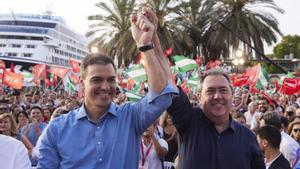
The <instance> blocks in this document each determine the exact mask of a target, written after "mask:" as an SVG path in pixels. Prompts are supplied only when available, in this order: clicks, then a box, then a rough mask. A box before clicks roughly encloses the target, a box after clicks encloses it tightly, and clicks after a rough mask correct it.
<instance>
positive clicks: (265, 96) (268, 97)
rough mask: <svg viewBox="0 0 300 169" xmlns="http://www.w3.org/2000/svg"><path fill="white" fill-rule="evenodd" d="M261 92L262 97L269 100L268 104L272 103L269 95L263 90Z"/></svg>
mask: <svg viewBox="0 0 300 169" xmlns="http://www.w3.org/2000/svg"><path fill="white" fill-rule="evenodd" d="M261 94H262V96H263V97H264V98H266V99H267V100H268V101H269V104H273V100H272V99H271V97H270V96H269V95H267V94H266V93H265V92H264V91H263V92H261Z"/></svg>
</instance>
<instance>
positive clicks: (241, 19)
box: [204, 0, 283, 60]
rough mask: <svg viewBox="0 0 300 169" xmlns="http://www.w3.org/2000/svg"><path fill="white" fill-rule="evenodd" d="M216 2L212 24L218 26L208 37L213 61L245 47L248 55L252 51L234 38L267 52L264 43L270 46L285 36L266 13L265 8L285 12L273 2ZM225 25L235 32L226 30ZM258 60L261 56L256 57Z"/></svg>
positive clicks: (214, 3) (211, 29) (209, 32)
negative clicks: (280, 36)
mask: <svg viewBox="0 0 300 169" xmlns="http://www.w3.org/2000/svg"><path fill="white" fill-rule="evenodd" d="M210 2H211V3H213V5H212V6H213V7H212V10H211V13H210V14H209V15H210V16H212V17H211V22H212V23H216V24H215V25H214V26H213V25H212V26H211V27H210V29H208V31H207V33H205V35H204V37H206V39H207V50H208V51H209V52H208V54H209V57H210V59H213V60H214V59H217V58H219V57H220V56H221V55H223V56H224V57H228V54H229V51H233V52H234V51H235V50H236V49H238V48H243V50H244V51H245V53H246V55H247V56H250V55H251V53H252V50H251V49H250V48H249V47H248V46H247V45H246V44H243V43H241V41H240V40H239V39H238V38H237V37H236V36H235V35H234V34H237V35H239V37H240V38H241V39H243V40H245V41H246V42H248V43H250V44H253V45H254V47H255V48H256V49H258V50H259V51H260V52H261V53H264V47H263V42H264V41H265V42H266V43H267V44H268V45H271V44H272V43H274V42H276V41H277V38H276V34H279V35H282V33H281V31H280V30H279V28H278V22H277V20H276V19H275V17H274V16H273V15H272V14H270V13H267V12H264V11H267V10H263V9H264V8H269V9H273V10H275V11H276V12H279V13H283V10H282V9H280V8H279V7H278V6H276V4H275V3H274V2H273V0H219V1H210ZM220 22H221V23H222V24H223V25H225V26H226V27H227V28H229V29H230V30H232V32H233V33H231V32H229V31H228V30H226V28H225V27H224V26H222V25H221V24H218V23H220ZM256 58H257V59H260V56H259V55H258V54H256Z"/></svg>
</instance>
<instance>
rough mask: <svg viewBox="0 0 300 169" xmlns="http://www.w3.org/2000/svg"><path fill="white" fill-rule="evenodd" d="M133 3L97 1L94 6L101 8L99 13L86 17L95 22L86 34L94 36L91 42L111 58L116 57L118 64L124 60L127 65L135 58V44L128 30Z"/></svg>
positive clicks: (115, 0)
mask: <svg viewBox="0 0 300 169" xmlns="http://www.w3.org/2000/svg"><path fill="white" fill-rule="evenodd" d="M135 5H136V4H135V0H109V1H108V2H99V3H97V4H96V6H97V7H99V8H100V9H101V14H98V15H92V16H89V17H88V20H90V21H94V22H95V24H92V25H91V26H90V28H91V31H89V32H88V33H87V34H86V36H92V35H94V36H96V37H97V38H96V39H95V40H94V41H93V43H95V44H96V45H100V47H98V48H99V49H102V50H103V52H105V53H107V54H108V55H110V56H112V57H113V59H114V58H115V57H117V58H118V65H120V64H121V63H124V62H125V64H126V65H128V64H129V63H130V62H131V61H132V60H135V59H136V58H137V54H136V52H135V51H136V44H135V42H134V40H133V38H132V36H131V31H130V26H131V25H130V15H131V14H132V13H133V11H134V7H135ZM97 33H99V34H100V36H97V35H96V34H97Z"/></svg>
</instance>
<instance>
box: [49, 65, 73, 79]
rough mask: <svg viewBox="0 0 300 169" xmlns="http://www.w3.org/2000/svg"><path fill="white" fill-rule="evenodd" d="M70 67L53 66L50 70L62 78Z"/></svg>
mask: <svg viewBox="0 0 300 169" xmlns="http://www.w3.org/2000/svg"><path fill="white" fill-rule="evenodd" d="M69 70H70V69H67V68H60V67H54V66H51V67H50V69H49V72H50V73H51V74H54V75H56V76H58V77H60V78H62V79H63V78H64V77H65V76H66V74H67V73H68V71H69Z"/></svg>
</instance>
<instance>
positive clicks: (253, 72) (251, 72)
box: [244, 64, 261, 86]
mask: <svg viewBox="0 0 300 169" xmlns="http://www.w3.org/2000/svg"><path fill="white" fill-rule="evenodd" d="M260 69H261V67H260V64H258V65H256V66H253V67H250V68H248V69H247V71H246V72H245V73H244V75H245V76H249V78H248V81H247V84H249V85H250V86H253V85H255V84H256V81H257V79H258V74H259V72H260Z"/></svg>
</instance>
